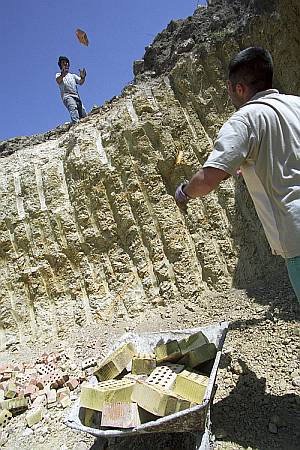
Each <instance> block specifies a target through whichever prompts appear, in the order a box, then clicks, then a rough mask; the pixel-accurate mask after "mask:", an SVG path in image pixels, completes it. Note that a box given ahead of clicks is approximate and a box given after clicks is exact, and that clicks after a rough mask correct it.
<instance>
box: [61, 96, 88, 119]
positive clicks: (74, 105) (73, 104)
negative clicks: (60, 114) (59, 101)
mask: <svg viewBox="0 0 300 450" xmlns="http://www.w3.org/2000/svg"><path fill="white" fill-rule="evenodd" d="M63 102H64V105H65V107H66V108H67V109H68V111H69V113H70V117H71V122H72V123H76V122H79V119H81V118H82V117H86V110H85V108H84V106H83V104H82V102H81V100H80V98H79V97H66V98H65V99H64V100H63Z"/></svg>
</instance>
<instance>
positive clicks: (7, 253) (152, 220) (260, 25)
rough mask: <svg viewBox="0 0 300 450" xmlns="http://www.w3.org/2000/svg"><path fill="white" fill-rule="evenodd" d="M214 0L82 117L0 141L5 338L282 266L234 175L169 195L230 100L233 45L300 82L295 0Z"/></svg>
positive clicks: (44, 332) (173, 26)
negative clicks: (179, 200) (196, 194)
mask: <svg viewBox="0 0 300 450" xmlns="http://www.w3.org/2000/svg"><path fill="white" fill-rule="evenodd" d="M211 3H212V4H211V6H209V7H208V8H202V7H199V8H197V10H196V11H195V13H194V14H193V16H192V17H189V18H187V19H186V20H183V21H178V22H171V23H170V24H169V25H168V27H167V28H166V30H164V31H163V32H162V33H160V34H159V35H158V36H157V37H156V39H155V40H154V42H153V43H152V44H151V45H150V46H149V48H148V49H147V50H146V53H145V57H144V60H143V61H141V62H140V64H139V68H138V69H137V70H136V78H135V81H134V82H133V83H132V84H130V85H129V86H127V87H126V88H125V89H124V91H123V93H122V96H120V97H118V98H114V99H112V100H111V101H110V102H107V103H106V104H105V105H104V106H103V107H102V108H99V110H95V111H93V113H92V114H90V115H89V116H88V117H87V118H86V119H83V120H82V121H81V122H80V123H79V124H78V125H75V126H72V127H70V126H63V127H60V128H59V129H57V130H53V131H51V132H49V133H47V134H45V135H41V136H33V137H29V138H17V139H12V140H9V141H6V142H2V143H1V144H0V153H1V156H2V158H1V165H0V180H1V182H0V191H1V199H2V201H1V206H0V285H1V291H0V296H1V303H0V305H1V306H0V308H1V310H0V311H1V313H0V314H1V315H0V319H1V321H0V338H1V339H0V340H1V346H2V347H5V345H7V344H9V342H11V341H13V340H16V339H19V340H20V341H21V342H22V343H26V342H30V341H39V340H42V341H47V340H48V341H49V340H50V339H52V338H53V337H54V338H55V337H57V336H60V337H61V336H63V335H67V334H68V333H69V331H70V330H74V329H75V330H76V329H78V327H79V328H80V327H82V326H85V325H87V324H91V325H90V326H92V325H93V324H96V325H97V324H101V322H102V321H105V320H106V319H107V318H108V317H115V318H118V317H124V318H125V319H126V318H129V317H131V318H132V317H136V316H137V315H138V314H139V312H140V311H142V310H149V312H150V311H152V312H153V311H154V313H155V311H159V310H160V308H162V307H164V306H166V307H170V308H174V307H175V305H176V307H180V304H182V303H184V304H185V305H189V304H191V303H193V302H202V301H203V299H204V298H205V296H207V295H209V293H211V292H212V291H218V290H222V289H224V288H228V287H230V286H232V285H234V286H237V287H240V286H245V285H247V283H251V284H255V283H256V282H257V280H258V279H261V278H265V279H268V280H270V279H271V277H272V276H274V275H276V274H278V273H279V271H280V270H281V269H282V262H281V261H280V260H278V259H277V258H274V257H272V256H271V255H270V251H269V248H268V245H267V243H266V241H265V237H264V233H263V230H262V228H261V226H260V224H259V222H258V220H257V217H256V214H255V212H254V209H253V206H252V203H251V200H250V199H249V196H248V194H247V192H246V189H245V186H244V183H243V181H242V180H229V181H226V182H224V183H223V184H222V186H221V187H220V188H219V189H218V190H217V191H216V192H215V193H212V194H210V195H209V196H208V197H206V198H204V199H198V200H195V201H193V202H191V205H190V207H189V212H188V214H187V215H186V216H184V215H182V213H181V212H180V211H179V210H178V208H177V207H176V205H175V202H174V199H173V194H174V190H175V187H176V185H177V184H178V183H179V182H180V181H181V180H183V179H184V178H189V177H190V176H191V174H192V173H193V172H194V171H195V170H196V169H197V168H198V167H199V166H201V164H202V163H203V162H204V161H205V159H206V157H207V155H208V154H209V152H210V150H211V148H212V143H213V139H214V137H215V136H216V133H217V131H218V129H219V128H220V126H221V125H222V123H223V122H224V121H225V120H226V118H227V117H228V116H229V115H230V114H231V113H232V111H233V110H232V107H231V105H230V104H229V102H228V99H227V94H226V87H225V79H226V66H227V63H228V61H229V59H230V57H231V56H232V54H233V53H235V52H236V51H238V50H239V49H240V48H243V47H245V46H248V45H262V46H265V47H267V48H268V49H270V51H271V52H272V54H273V57H274V62H275V69H276V79H275V81H276V85H277V86H278V87H279V88H280V89H281V90H283V91H286V92H293V93H296V94H297V93H298V92H299V90H300V78H299V76H298V68H299V63H298V55H299V50H300V49H299V46H300V32H299V27H298V24H299V14H300V12H299V5H298V2H297V1H296V0H294V1H289V2H288V5H287V3H286V1H284V0H278V1H256V0H253V1H246V0H243V1H238V0H236V1H229V0H226V1H225V0H223V1H217V0H216V1H214V2H211Z"/></svg>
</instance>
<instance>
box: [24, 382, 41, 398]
mask: <svg viewBox="0 0 300 450" xmlns="http://www.w3.org/2000/svg"><path fill="white" fill-rule="evenodd" d="M37 391H38V388H37V386H35V385H34V384H29V385H27V386H26V387H25V389H24V396H25V397H31V395H32V394H34V393H35V392H37Z"/></svg>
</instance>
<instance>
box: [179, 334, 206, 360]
mask: <svg viewBox="0 0 300 450" xmlns="http://www.w3.org/2000/svg"><path fill="white" fill-rule="evenodd" d="M208 343H209V340H208V339H207V337H206V336H205V334H203V333H202V331H198V333H194V334H191V335H190V336H188V337H187V338H184V339H181V340H180V341H179V342H178V345H179V348H180V351H181V353H182V355H185V354H186V353H188V352H190V351H192V350H195V348H198V347H201V346H202V345H204V344H208Z"/></svg>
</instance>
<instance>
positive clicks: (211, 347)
mask: <svg viewBox="0 0 300 450" xmlns="http://www.w3.org/2000/svg"><path fill="white" fill-rule="evenodd" d="M216 353H217V349H216V346H215V344H212V343H209V344H204V345H202V346H201V347H198V348H196V349H195V350H192V351H190V352H188V353H187V354H186V355H184V357H183V358H181V359H180V360H179V361H178V363H179V364H184V365H185V366H186V367H189V368H191V369H193V368H194V367H197V366H199V365H200V364H202V363H204V362H206V361H209V360H211V359H213V358H214V357H215V356H216Z"/></svg>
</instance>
